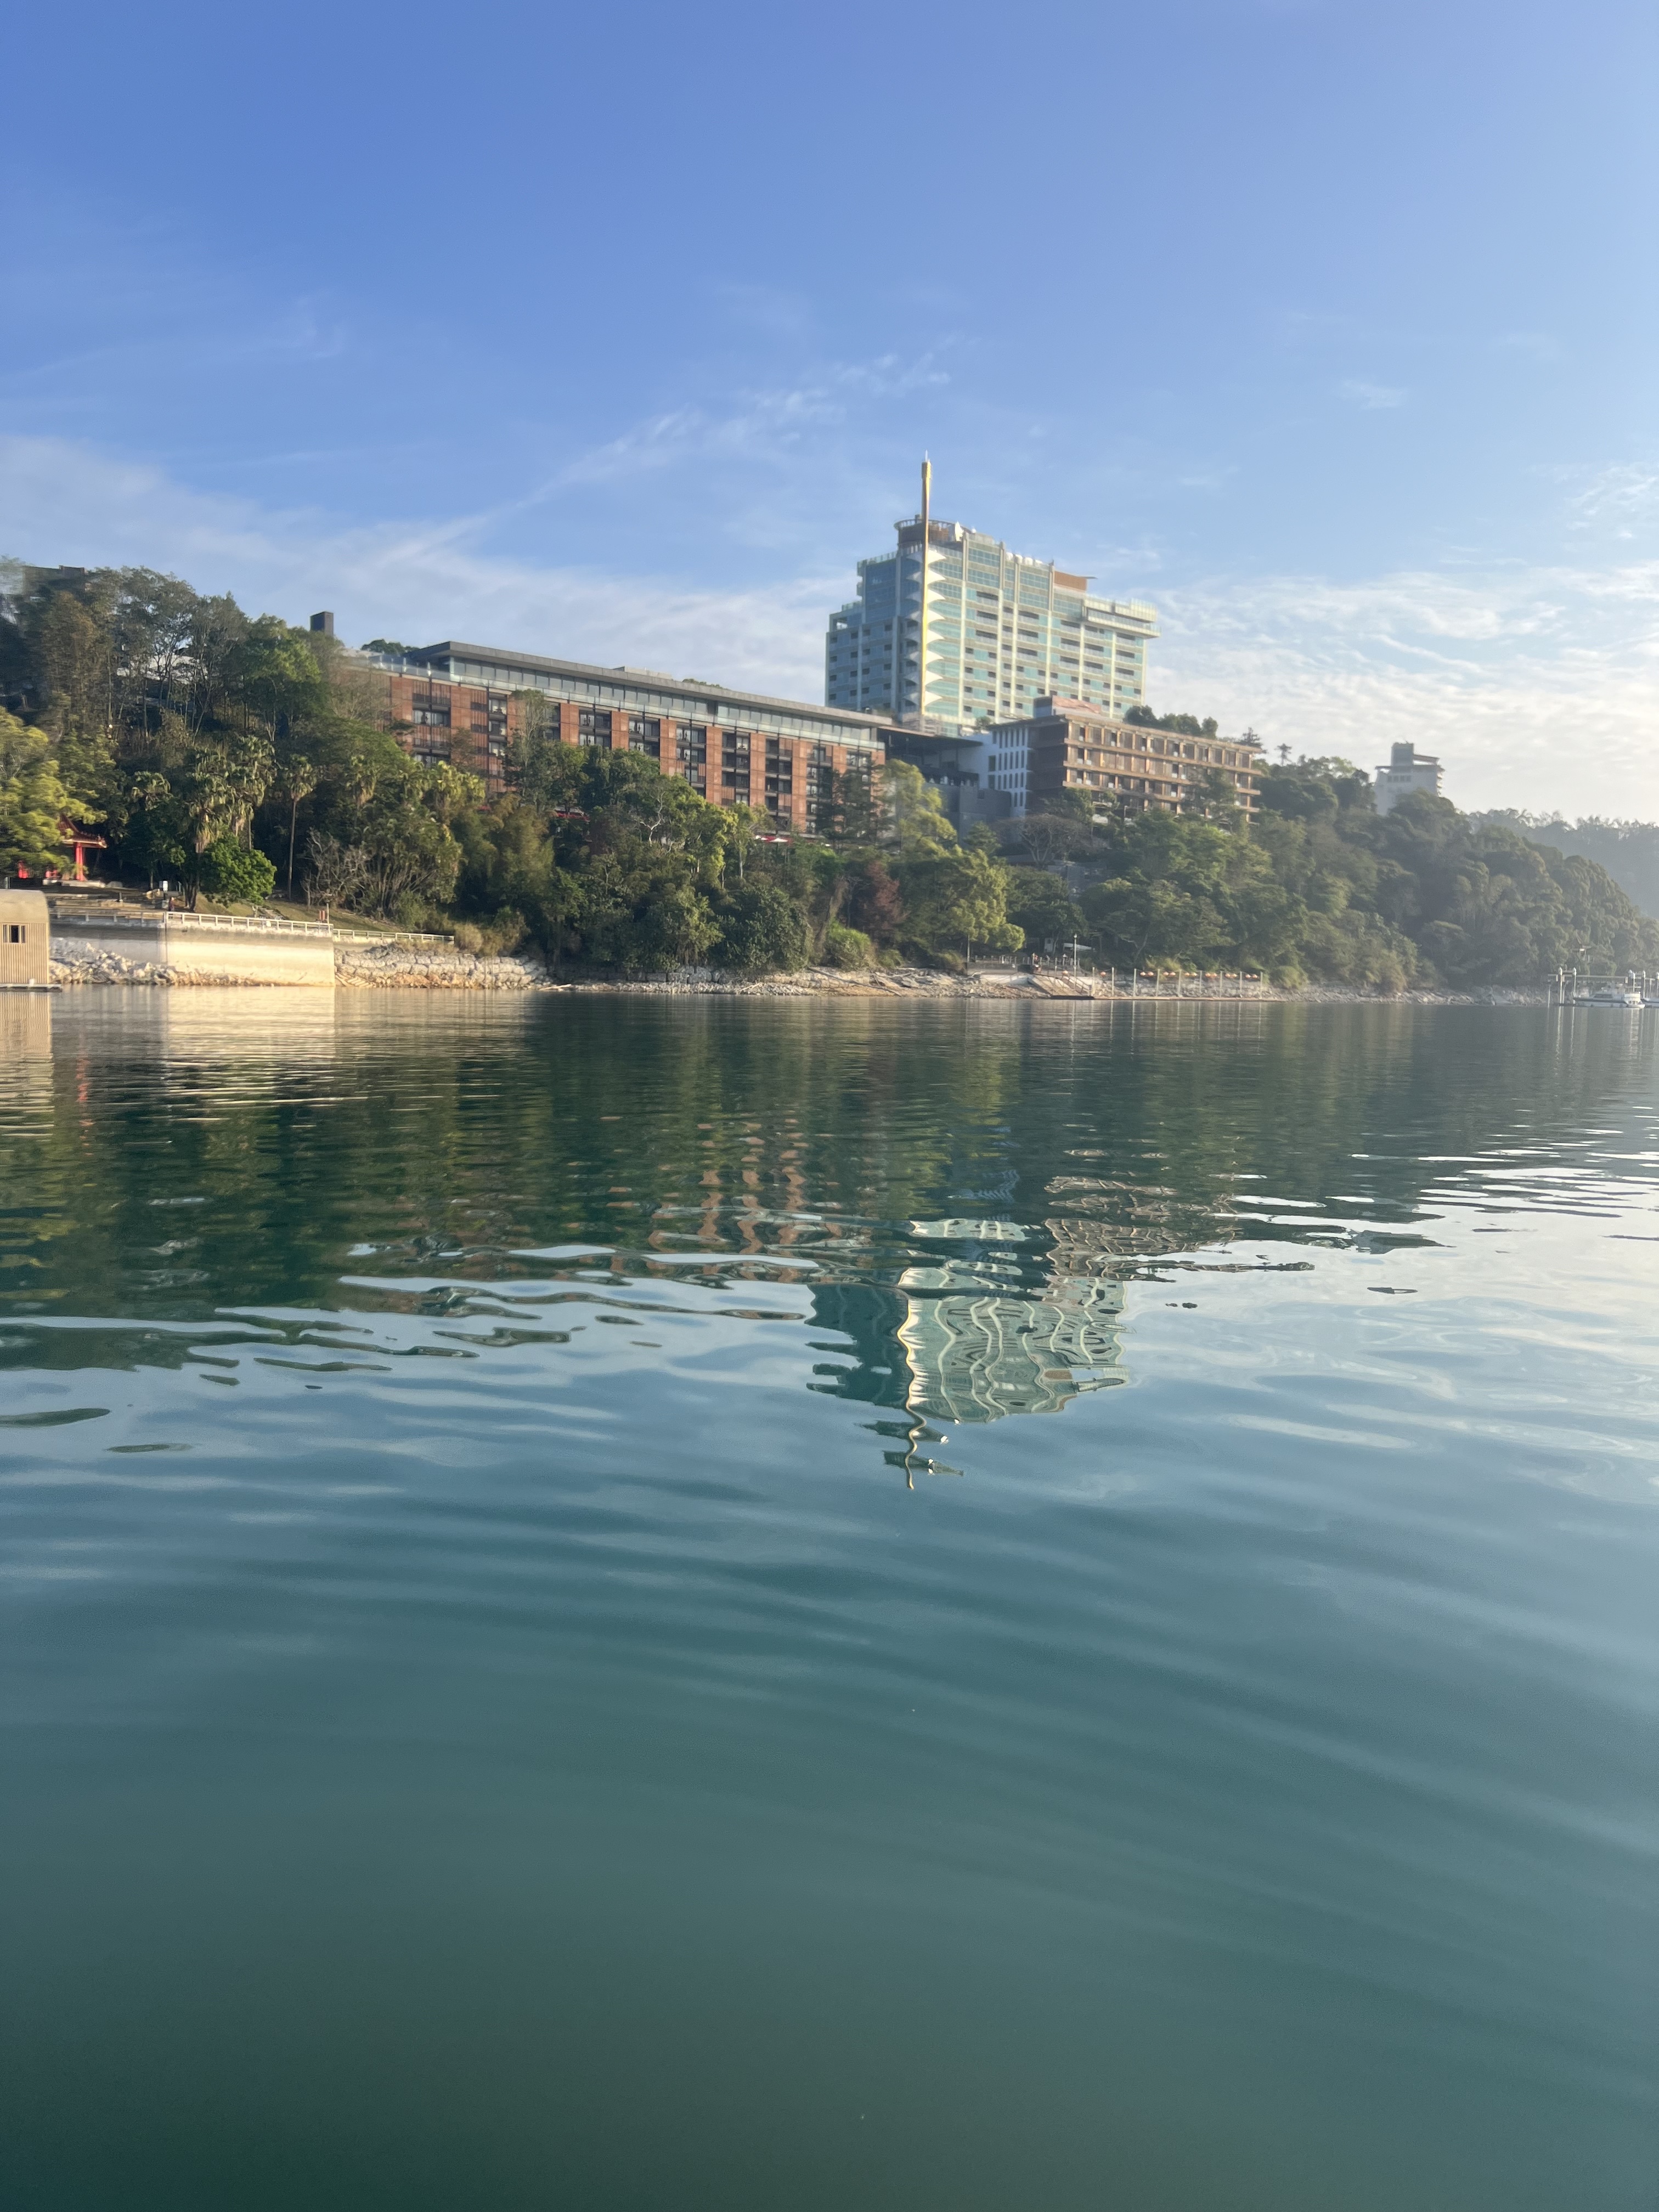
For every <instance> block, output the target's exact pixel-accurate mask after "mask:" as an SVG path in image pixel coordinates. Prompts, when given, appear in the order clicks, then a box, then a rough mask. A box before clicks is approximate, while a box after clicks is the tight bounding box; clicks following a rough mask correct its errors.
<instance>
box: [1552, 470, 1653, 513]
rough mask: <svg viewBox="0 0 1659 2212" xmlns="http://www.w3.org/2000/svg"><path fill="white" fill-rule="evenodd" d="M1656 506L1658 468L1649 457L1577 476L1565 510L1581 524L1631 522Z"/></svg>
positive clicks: (1650, 511) (1651, 511)
mask: <svg viewBox="0 0 1659 2212" xmlns="http://www.w3.org/2000/svg"><path fill="white" fill-rule="evenodd" d="M1656 507H1659V468H1656V466H1655V465H1654V464H1653V463H1652V462H1651V461H1620V462H1619V463H1617V464H1616V465H1614V466H1613V467H1611V468H1604V469H1597V470H1595V471H1594V472H1593V473H1591V474H1590V475H1589V477H1588V478H1587V479H1586V478H1583V477H1581V478H1580V480H1579V484H1578V489H1577V490H1576V491H1574V492H1572V493H1571V494H1570V495H1568V499H1567V512H1568V514H1569V516H1570V517H1571V520H1572V521H1573V522H1574V523H1576V524H1577V525H1578V526H1579V527H1581V528H1583V527H1585V526H1590V525H1593V524H1597V523H1607V522H1611V523H1613V524H1614V525H1615V526H1617V525H1620V524H1628V523H1632V522H1634V521H1635V520H1637V519H1638V517H1640V516H1643V515H1647V514H1651V513H1653V511H1654V509H1655V508H1656Z"/></svg>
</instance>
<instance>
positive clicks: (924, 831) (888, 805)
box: [879, 760, 957, 853]
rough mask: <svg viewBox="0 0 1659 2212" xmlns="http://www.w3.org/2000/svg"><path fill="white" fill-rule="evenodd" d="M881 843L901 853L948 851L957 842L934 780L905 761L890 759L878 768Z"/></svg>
mask: <svg viewBox="0 0 1659 2212" xmlns="http://www.w3.org/2000/svg"><path fill="white" fill-rule="evenodd" d="M880 773H881V789H880V794H879V805H880V811H881V816H882V825H883V827H882V842H883V843H884V844H886V845H891V846H896V848H897V849H898V850H899V851H900V852H901V853H922V852H933V853H939V852H945V851H948V850H949V849H950V848H951V847H952V846H953V845H954V844H955V843H956V842H957V833H956V831H955V830H954V829H952V828H951V823H950V819H949V817H948V816H947V815H946V813H945V801H944V799H942V798H941V797H940V795H939V786H938V785H937V784H936V783H929V782H927V780H926V779H925V777H924V776H923V775H922V773H921V769H919V768H913V767H912V766H911V764H910V763H909V762H908V761H896V760H890V761H889V762H888V763H887V765H886V766H885V767H884V769H882V770H881V772H880Z"/></svg>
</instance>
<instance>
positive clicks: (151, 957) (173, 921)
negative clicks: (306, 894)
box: [52, 907, 334, 990]
mask: <svg viewBox="0 0 1659 2212" xmlns="http://www.w3.org/2000/svg"><path fill="white" fill-rule="evenodd" d="M56 921H57V927H56V928H55V929H54V930H53V932H52V981H54V982H56V983H185V984H189V983H216V984H217V983H284V984H294V983H301V984H313V985H315V986H318V987H320V988H322V989H324V990H328V989H331V988H332V987H333V982H334V939H333V933H332V932H331V930H329V929H326V928H312V929H307V928H304V927H286V928H284V927H282V926H280V925H278V924H273V923H269V922H265V923H261V922H257V921H247V922H245V921H228V920H219V919H216V918H213V917H210V916H205V915H204V916H197V915H178V914H154V915H151V914H122V915H94V914H85V915H77V914H76V913H74V912H73V910H70V911H65V910H64V908H62V907H60V908H58V915H57V916H56Z"/></svg>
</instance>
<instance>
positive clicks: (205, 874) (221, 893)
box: [194, 837, 276, 906]
mask: <svg viewBox="0 0 1659 2212" xmlns="http://www.w3.org/2000/svg"><path fill="white" fill-rule="evenodd" d="M194 875H195V882H196V884H197V888H198V889H199V890H203V891H205V892H206V894H207V896H209V897H210V898H216V899H242V900H246V902H247V903H248V904H249V905H250V906H263V905H264V902H265V901H266V900H267V899H268V898H269V897H270V894H271V890H272V888H273V886H274V885H275V884H276V868H275V866H273V865H272V863H271V862H270V860H267V859H266V858H265V855H264V854H263V853H256V852H253V851H252V850H251V849H250V848H248V847H247V846H246V845H243V844H239V843H238V842H237V840H236V839H235V838H234V837H216V838H215V839H214V841H213V842H212V844H210V846H209V847H208V848H207V850H206V851H205V852H204V853H200V854H197V856H196V862H195V869H194Z"/></svg>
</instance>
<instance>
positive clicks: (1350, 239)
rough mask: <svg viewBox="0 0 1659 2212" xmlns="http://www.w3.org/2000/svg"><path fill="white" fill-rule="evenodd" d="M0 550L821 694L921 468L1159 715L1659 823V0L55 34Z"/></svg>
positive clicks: (15, 181) (30, 180)
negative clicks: (1138, 609)
mask: <svg viewBox="0 0 1659 2212" xmlns="http://www.w3.org/2000/svg"><path fill="white" fill-rule="evenodd" d="M8 46H9V68H8V76H9V78H10V79H11V81H12V82H13V84H14V85H15V86H21V87H24V88H27V97H25V98H23V99H21V100H15V101H14V102H13V103H11V105H10V111H9V117H8V139H9V151H8V169H9V191H8V208H9V218H10V220H9V223H8V242H7V270H8V273H7V283H6V294H7V298H8V307H9V313H8V314H7V316H6V327H7V338H6V343H5V345H4V347H3V349H0V550H3V551H6V552H9V553H12V554H15V555H17V556H22V557H24V558H27V559H33V560H66V561H76V562H101V561H139V560H142V561H147V562H150V563H151V564H153V565H155V566H158V567H164V568H173V569H176V570H177V571H179V573H181V574H186V575H188V576H189V577H190V578H191V580H192V581H193V582H195V583H197V585H198V586H203V587H204V588H222V587H229V588H231V589H234V591H236V592H237V594H238V596H239V597H240V598H241V599H243V600H244V601H245V603H246V604H248V605H251V606H253V607H255V608H257V609H266V608H269V609H270V610H271V611H276V612H280V613H282V614H284V615H286V616H288V617H290V618H291V619H301V618H303V617H305V616H306V615H307V613H309V612H310V611H311V610H312V609H313V607H316V606H320V605H329V606H332V607H333V608H335V609H336V610H337V613H338V616H339V618H340V627H341V629H342V632H343V634H344V635H347V636H349V637H361V636H366V635H371V634H374V633H376V632H380V633H386V634H392V635H399V636H403V637H405V638H417V639H429V638H434V637H438V636H441V635H450V634H453V635H465V636H473V637H481V638H483V639H485V640H487V641H498V642H501V643H507V644H515V645H520V646H523V647H530V648H535V649H540V650H544V651H547V652H554V653H569V654H573V655H578V656H581V657H592V658H594V659H601V660H605V661H621V660H623V659H627V660H629V661H631V662H635V663H638V664H642V665H652V666H658V667H669V668H671V669H673V670H674V671H676V672H679V673H690V672H696V673H699V674H703V675H708V676H713V677H724V678H727V679H729V680H732V681H749V682H765V683H767V684H769V685H772V686H774V687H775V688H777V689H780V690H788V691H793V692H799V693H801V694H803V695H805V696H817V693H818V690H819V689H820V685H821V667H822V635H823V617H824V615H825V614H826V612H827V611H828V610H829V607H830V606H831V605H834V604H836V602H837V601H838V600H839V599H842V598H844V597H846V596H848V594H849V592H850V591H851V588H852V583H853V565H854V562H855V561H856V560H857V558H858V556H860V554H861V553H865V552H871V551H875V550H879V549H881V548H882V547H884V545H886V544H889V543H890V532H891V525H892V523H893V521H894V520H895V519H896V517H897V516H898V515H899V514H901V513H908V512H910V511H911V510H912V509H913V508H914V506H915V471H916V465H917V463H918V460H919V459H920V456H921V452H922V450H923V448H924V447H926V448H927V449H928V450H929V451H930V452H931V453H932V455H933V461H934V465H935V471H936V484H937V501H938V505H939V508H940V510H941V511H943V512H945V513H949V514H952V515H956V516H957V517H959V518H960V519H962V520H965V521H969V522H971V523H973V524H974V525H975V526H976V527H978V528H980V529H985V530H989V531H993V532H996V533H997V534H998V535H1000V536H1002V537H1004V538H1007V539H1008V540H1009V542H1010V543H1012V544H1014V545H1016V546H1017V547H1018V548H1019V549H1020V550H1024V551H1027V552H1031V553H1037V554H1042V555H1043V556H1048V557H1050V558H1054V559H1058V560H1060V561H1061V562H1065V563H1066V564H1068V565H1073V566H1076V567H1080V568H1086V569H1088V570H1089V571H1091V573H1092V574H1094V575H1095V576H1096V577H1097V580H1098V582H1099V584H1100V586H1102V587H1103V588H1104V589H1107V590H1109V591H1114V592H1120V593H1122V594H1124V595H1133V596H1136V597H1141V598H1148V599H1152V600H1153V601H1154V602H1155V603H1156V604H1157V605H1158V606H1159V607H1160V608H1161V609H1162V610H1163V611H1164V640H1163V641H1162V643H1161V644H1160V646H1159V647H1158V648H1157V649H1156V651H1155V653H1154V657H1153V659H1152V693H1153V697H1154V701H1155V703H1158V704H1159V705H1162V706H1166V707H1168V706H1182V707H1190V708H1195V709H1197V710H1198V711H1200V712H1213V713H1216V714H1218V715H1219V716H1220V717H1221V719H1222V721H1223V724H1224V726H1226V727H1228V728H1231V729H1237V728H1239V727H1242V726H1244V725H1245V724H1247V723H1248V724H1249V725H1251V726H1254V727H1255V729H1256V730H1257V731H1258V732H1261V734H1262V735H1263V736H1264V737H1265V738H1267V739H1268V740H1269V741H1270V742H1273V743H1278V742H1281V741H1282V742H1285V743H1288V744H1291V745H1292V747H1293V748H1295V749H1296V750H1304V749H1305V750H1328V749H1329V750H1341V751H1345V752H1347V753H1349V754H1350V755H1351V756H1352V757H1355V758H1357V759H1358V760H1360V761H1362V762H1364V763H1367V764H1369V763H1370V762H1371V761H1373V760H1374V759H1376V758H1377V757H1382V753H1383V748H1385V747H1386V744H1388V743H1389V742H1390V741H1391V740H1392V739H1394V738H1399V737H1405V736H1414V737H1416V738H1418V739H1419V742H1422V743H1425V744H1431V745H1433V746H1435V747H1437V748H1438V749H1439V750H1441V751H1442V753H1443V756H1444V757H1445V759H1446V762H1447V766H1448V771H1449V790H1450V792H1451V793H1452V795H1453V796H1455V797H1456V798H1458V799H1460V800H1461V801H1462V803H1464V804H1468V805H1497V804H1516V805H1540V806H1542V805H1563V806H1565V807H1567V808H1568V809H1569V811H1574V812H1577V811H1587V810H1589V809H1595V810H1598V811H1607V812H1615V813H1645V814H1649V815H1653V814H1656V813H1659V755H1656V749H1655V747H1654V744H1653V742H1652V738H1653V734H1654V732H1655V727H1656V719H1659V718H1656V714H1655V711H1654V706H1655V692H1654V678H1655V674H1656V659H1659V654H1656V645H1659V422H1656V411H1659V396H1656V395H1659V378H1656V374H1655V370H1656V368H1659V346H1656V339H1659V329H1656V320H1659V293H1656V286H1655V282H1654V275H1655V271H1654V259H1655V246H1654V240H1655V238H1656V235H1659V224H1656V215H1659V208H1656V191H1655V185H1656V173H1659V134H1656V132H1655V131H1654V129H1653V127H1652V121H1651V118H1652V115H1653V112H1654V106H1655V94H1656V91H1659V17H1656V15H1655V13H1654V11H1653V10H1651V9H1638V8H1637V7H1635V6H1630V5H1599V4H1596V0H1589V4H1588V5H1580V6H1578V7H1576V8H1574V9H1571V10H1568V9H1565V8H1561V7H1557V8H1553V9H1543V8H1541V7H1536V6H1529V5H1527V4H1525V3H1524V0H1522V4H1511V5H1506V6H1502V7H1499V6H1487V5H1460V4H1457V0H1451V3H1450V4H1446V5H1440V6H1437V7H1430V6H1426V5H1419V4H1415V0H1407V4H1403V5H1398V6H1395V7H1393V8H1390V9H1378V8H1376V7H1375V6H1370V5H1367V6H1360V5H1346V4H1337V0H1328V4H1319V0H1313V3H1312V4H1296V0H1278V4H1265V3H1264V0H1194V3H1193V4H1177V5H1167V6H1158V5H1156V4H1151V5H1146V6H1137V7H1117V6H1099V5H1097V6H1092V7H1087V8H1085V7H1073V6H1064V5H1062V6H1058V7H1052V8H1050V9H1048V10H1046V11H1042V12H1041V13H1038V12H1035V11H1015V10H1009V11H1006V12H1005V11H1000V10H993V9H989V8H987V7H983V6H981V5H969V6H964V7H960V8H957V9H946V8H944V7H942V6H938V5H928V6H919V7H912V8H909V9H899V10H894V9H890V8H888V9H878V8H874V7H870V6H866V5H854V6H852V7H841V8H838V9H833V10H812V11H807V10H799V9H798V10H793V11H792V10H779V9H775V8H768V9H763V8H760V7H758V6H731V5H721V4H719V0H715V4H712V5H708V6H705V7H703V8H702V9H695V10H694V9H684V8H674V9H670V8H667V7H660V6H654V5H653V6H641V7H635V8H631V9H625V8H611V9H605V10H600V9H581V10H576V9H566V8H558V7H555V8H551V9H540V10H534V11H532V10H530V9H517V8H511V7H495V8H489V7H486V8H482V9H474V10H473V11H471V12H470V13H463V12H460V11H453V10H445V11H442V12H440V11H439V10H437V9H433V8H429V7H424V6H421V5H416V6H410V7H404V8H402V9H398V10H392V9H368V8H364V7H362V6H358V5H355V4H353V0H343V4H340V5H337V6H335V7H332V8H329V9H323V8H320V7H312V6H306V7H291V8H286V9H270V8H262V7H259V6H257V5H253V6H245V7H244V8H242V9H239V10H230V9H223V8H214V9H210V8H206V7H200V6H198V7H185V6H179V5H173V4H167V0H161V4H160V5H158V6H157V7H155V9H151V10H149V11H148V12H144V11H134V10H131V9H115V8H112V7H109V6H106V5H103V4H101V3H100V0H94V4H92V5H90V6H87V7H83V8H82V9H78V10H75V11H70V10H58V11H46V10H36V11H33V12H32V14H31V15H29V16H28V17H27V18H26V19H22V20H19V21H14V22H13V25H12V27H11V28H10V29H9V34H8Z"/></svg>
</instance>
